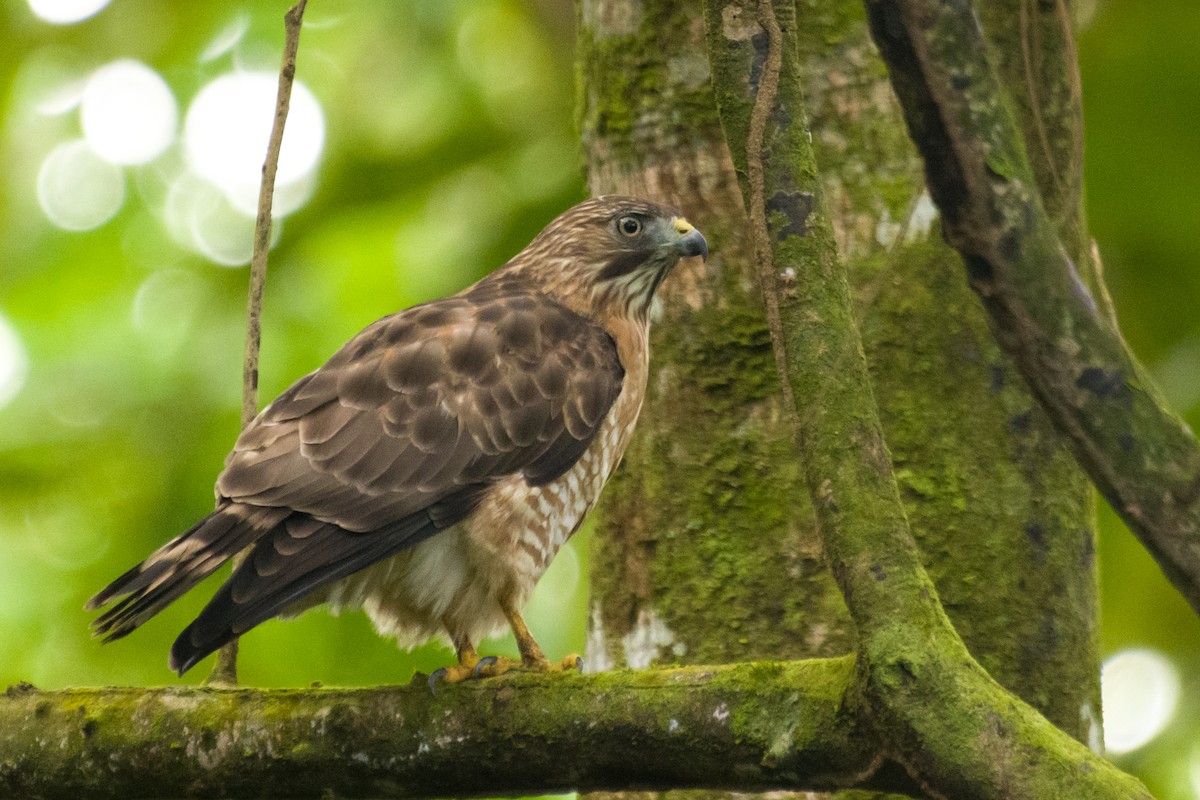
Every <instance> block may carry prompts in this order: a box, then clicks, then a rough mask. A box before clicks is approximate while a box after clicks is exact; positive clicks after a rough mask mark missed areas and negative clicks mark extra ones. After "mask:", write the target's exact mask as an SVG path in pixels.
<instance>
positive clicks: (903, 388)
mask: <svg viewBox="0 0 1200 800" xmlns="http://www.w3.org/2000/svg"><path fill="white" fill-rule="evenodd" d="M710 2H712V3H713V4H717V8H718V10H722V11H723V12H724V16H723V31H722V33H723V35H724V37H725V42H724V44H723V47H724V48H727V52H726V53H724V54H723V55H728V54H729V53H733V54H735V55H736V54H737V53H745V54H746V57H747V62H746V72H745V74H746V80H748V81H750V83H751V85H752V86H753V85H754V82H755V81H756V80H757V70H758V69H759V68H760V66H761V64H759V63H756V58H758V57H761V55H762V53H763V48H764V47H765V36H764V35H763V32H762V30H761V29H760V28H759V27H758V25H757V23H756V22H754V21H753V20H746V19H743V18H742V17H741V16H739V15H738V14H737V13H734V9H733V7H732V6H731V7H728V8H724V9H722V8H721V6H720V5H719V3H720V0H710ZM1061 5H1062V4H1058V5H1056V4H1045V3H1042V4H1037V3H1032V2H1029V1H1028V0H1005V2H1002V3H996V4H995V5H994V6H990V5H989V9H988V12H987V13H986V14H985V15H984V16H985V20H984V21H985V23H986V25H987V29H988V33H989V35H991V36H992V41H993V42H994V44H995V46H996V48H997V58H998V59H999V61H1000V63H1001V64H1002V66H1003V71H1004V74H1005V75H1006V76H1008V78H1009V81H1010V87H1009V88H1010V90H1021V91H1022V93H1021V94H1020V99H1019V102H1018V106H1019V108H1018V111H1019V112H1020V114H1021V115H1022V116H1023V118H1024V119H1025V121H1026V126H1027V129H1029V130H1032V131H1034V133H1035V134H1037V133H1038V131H1040V132H1041V134H1040V135H1041V136H1042V137H1043V138H1044V139H1045V140H1046V141H1047V143H1048V144H1047V147H1048V148H1049V150H1048V151H1047V152H1049V153H1053V154H1057V155H1056V156H1055V157H1053V158H1050V157H1048V158H1044V159H1042V160H1039V161H1038V162H1037V163H1038V165H1039V169H1040V170H1042V174H1041V175H1040V178H1041V179H1042V180H1043V183H1044V184H1045V185H1047V186H1053V187H1056V192H1057V194H1056V195H1055V196H1056V197H1058V198H1059V202H1057V203H1056V204H1054V205H1053V206H1052V207H1053V208H1054V210H1055V213H1056V214H1057V218H1058V219H1059V220H1060V223H1061V225H1062V228H1063V230H1064V231H1070V232H1073V233H1074V234H1075V235H1074V236H1073V237H1071V238H1067V237H1064V238H1066V239H1067V241H1070V242H1075V243H1077V244H1078V246H1079V247H1080V248H1083V247H1084V242H1083V237H1082V235H1081V234H1079V231H1080V230H1082V223H1081V221H1080V220H1081V216H1080V211H1079V207H1080V194H1081V193H1080V192H1079V187H1078V181H1079V174H1080V173H1079V170H1078V164H1079V152H1078V147H1079V141H1080V136H1079V128H1078V126H1079V124H1080V123H1079V117H1078V115H1077V113H1076V112H1077V100H1078V94H1077V92H1076V91H1075V86H1076V83H1075V81H1074V79H1073V75H1074V73H1073V70H1074V63H1073V49H1072V48H1071V46H1070V42H1071V39H1070V28H1069V24H1067V23H1068V22H1069V20H1068V19H1067V18H1066V17H1065V16H1064V15H1063V14H1061V13H1060V12H1059V7H1060V6H1061ZM579 22H580V29H579V52H578V59H579V69H580V80H579V87H580V89H579V91H580V95H579V107H580V127H581V131H582V135H583V141H584V145H585V149H586V163H587V175H588V185H589V188H590V190H591V192H592V193H593V194H612V193H626V194H636V195H646V196H650V197H653V198H656V199H660V200H664V201H667V202H670V203H673V204H675V205H677V206H679V207H680V208H681V209H682V210H683V211H684V213H686V214H687V216H688V217H689V219H691V220H692V222H694V223H695V224H697V225H698V226H699V227H700V228H701V229H702V230H703V231H704V232H705V234H706V236H708V238H709V242H710V245H711V251H712V256H711V257H710V258H709V260H708V262H707V264H704V265H701V264H688V265H686V267H685V268H682V269H681V270H680V271H678V272H677V273H676V274H675V275H674V276H673V277H671V278H670V279H669V280H668V282H667V283H666V284H665V285H664V287H663V291H662V293H661V294H662V301H663V308H662V314H661V317H660V318H659V319H658V320H657V322H656V325H655V329H654V334H653V356H652V359H653V366H652V369H653V373H652V378H651V381H650V387H649V391H648V395H647V399H646V405H645V408H644V410H643V412H642V417H641V421H640V422H639V428H638V433H637V435H636V436H635V439H634V442H633V444H632V445H631V447H630V449H629V451H628V453H627V454H626V456H625V461H624V464H623V466H622V468H621V470H620V471H619V473H618V475H617V477H616V478H615V479H614V480H613V482H612V484H611V485H610V487H609V489H608V490H607V491H606V494H605V497H604V500H603V503H602V508H601V516H600V522H599V525H598V527H597V532H596V536H595V538H594V542H595V545H594V551H593V559H592V613H591V627H590V634H589V643H588V652H587V663H588V665H589V668H593V669H596V668H604V667H607V666H610V665H619V664H628V665H630V666H635V667H642V666H646V665H649V664H668V663H672V662H681V663H705V662H710V663H711V662H720V661H733V660H744V659H761V658H799V657H806V656H814V655H831V654H837V653H842V652H846V651H847V650H848V649H849V647H850V642H851V639H852V636H851V634H852V631H851V630H850V622H849V620H848V617H847V615H846V613H845V611H844V609H843V608H842V603H841V598H840V596H839V595H838V593H837V590H836V588H835V587H834V585H833V583H832V581H831V580H830V579H829V577H828V576H827V574H826V571H825V569H824V566H823V562H822V555H821V551H820V546H819V543H818V539H817V536H816V533H815V528H814V522H813V518H812V511H811V509H810V507H809V503H808V499H807V493H806V491H805V490H804V489H803V486H802V483H801V479H800V469H799V466H798V465H797V463H796V458H795V455H794V449H793V438H792V432H791V426H790V421H789V419H788V418H787V416H786V413H785V408H787V406H786V405H785V403H784V401H783V398H782V397H781V390H780V383H779V380H778V378H777V376H776V371H775V364H774V356H773V354H772V349H771V341H770V335H769V331H768V330H767V326H766V322H765V318H764V314H763V310H762V301H761V294H760V292H759V290H758V287H757V285H756V282H755V274H756V270H755V267H754V263H753V259H752V252H753V251H752V246H751V243H750V241H749V238H748V236H747V233H746V230H747V222H746V215H745V210H744V208H743V204H742V199H741V195H740V194H739V191H738V188H737V182H736V175H735V172H734V167H733V161H732V160H731V158H730V154H729V152H728V151H727V148H726V145H725V139H724V136H723V133H722V131H721V127H720V122H719V120H718V116H717V110H716V105H715V102H714V96H713V87H712V85H711V71H710V68H709V56H708V50H707V48H706V44H705V39H704V23H703V19H702V9H701V7H700V4H698V3H692V2H683V1H682V0H581V2H580V16H579ZM1055 32H1056V33H1055ZM785 33H786V34H787V35H795V36H796V37H797V45H798V52H799V54H800V58H801V63H802V69H803V71H804V74H805V83H806V93H807V98H808V115H809V122H810V126H811V129H812V137H813V143H814V146H815V149H816V155H817V160H818V165H819V169H820V171H821V184H822V186H823V190H824V192H825V195H826V196H825V200H826V203H827V207H828V208H829V210H830V213H831V215H832V219H833V223H834V227H835V233H836V238H837V243H838V245H839V248H840V251H841V254H842V257H843V258H844V259H845V260H846V263H847V264H848V266H849V268H850V270H851V274H852V275H853V277H854V280H855V286H854V292H855V301H856V313H857V316H858V319H859V324H860V326H861V330H862V333H863V338H864V342H865V345H866V348H867V352H868V358H869V360H870V366H871V372H872V379H873V381H874V383H875V391H876V397H877V399H878V402H879V406H880V410H881V413H882V414H883V422H884V426H885V429H886V435H887V440H888V444H889V446H890V449H891V454H892V459H893V462H894V464H895V467H896V473H897V477H898V479H899V480H900V482H901V489H902V492H903V495H904V501H905V506H906V510H907V513H908V515H909V517H910V520H911V521H912V526H913V529H914V532H915V533H916V535H917V536H918V538H919V540H920V544H921V546H922V548H923V551H924V553H925V557H926V562H927V565H928V567H929V569H930V572H931V574H932V576H933V577H934V578H935V580H936V582H937V588H938V591H939V592H940V594H941V598H942V601H943V603H944V604H945V607H946V610H947V611H948V612H949V614H950V616H951V618H952V620H953V622H954V624H955V625H956V626H957V627H958V629H959V631H960V633H961V634H962V637H963V639H964V640H965V642H966V644H967V645H968V646H969V648H970V650H971V652H972V653H973V654H974V656H975V657H976V658H977V659H978V660H979V661H980V662H981V663H982V664H983V666H985V667H986V668H987V670H988V671H989V672H990V673H991V674H992V675H993V676H994V677H995V678H996V679H997V680H999V681H1000V682H1001V683H1002V684H1004V685H1005V686H1006V687H1008V688H1009V689H1011V690H1013V691H1014V692H1016V693H1017V694H1019V695H1020V696H1022V697H1023V698H1025V699H1027V700H1028V701H1029V702H1031V703H1032V704H1033V705H1034V706H1035V707H1037V708H1038V709H1039V710H1041V711H1042V712H1043V713H1044V714H1045V715H1046V716H1047V717H1048V718H1049V719H1050V720H1051V721H1052V722H1054V723H1055V724H1056V725H1058V726H1059V727H1061V728H1063V729H1064V730H1066V731H1067V732H1069V733H1071V734H1072V735H1074V736H1075V737H1077V738H1079V739H1082V740H1084V741H1089V742H1091V743H1093V744H1095V743H1097V742H1098V733H1099V718H1100V716H1099V685H1098V648H1097V637H1096V572H1095V565H1094V560H1093V552H1094V546H1093V535H1094V533H1093V512H1092V497H1091V491H1090V489H1089V488H1088V485H1087V483H1086V481H1085V480H1084V478H1083V476H1082V475H1081V473H1080V472H1079V471H1078V469H1077V468H1076V467H1075V466H1074V463H1073V461H1072V459H1071V458H1070V456H1069V455H1068V454H1067V453H1066V452H1065V450H1063V448H1062V447H1061V446H1060V443H1059V441H1058V439H1057V436H1056V434H1055V433H1054V431H1053V430H1052V429H1051V427H1050V424H1049V423H1048V421H1047V420H1046V419H1045V417H1044V415H1043V414H1042V412H1041V411H1040V410H1039V409H1038V407H1037V405H1036V403H1035V402H1034V400H1033V399H1032V398H1031V397H1030V395H1029V393H1028V391H1027V390H1026V388H1025V386H1024V384H1023V382H1022V380H1021V378H1020V377H1019V376H1018V375H1017V373H1016V372H1015V371H1014V370H1013V369H1012V367H1011V366H1010V365H1009V364H1008V363H1007V362H1006V361H1005V359H1004V357H1003V355H1002V354H1001V353H1000V351H999V350H998V348H997V347H996V345H995V343H994V342H993V339H992V336H991V334H990V333H989V330H988V326H987V322H986V320H985V317H984V314H983V312H982V310H981V308H980V306H979V303H978V301H977V299H976V298H975V296H974V295H973V294H972V293H971V291H970V290H969V288H968V287H967V284H966V282H965V280H964V278H963V270H962V265H961V262H960V260H959V258H958V256H957V255H956V254H955V253H954V252H953V251H951V250H950V249H949V248H947V247H946V246H945V245H944V244H943V243H942V242H941V238H940V235H939V228H938V220H937V215H936V212H935V211H934V208H933V205H932V203H931V202H930V200H929V197H928V194H927V193H926V192H925V191H924V188H923V179H922V169H921V165H920V162H919V160H918V158H917V155H916V152H915V150H914V149H913V147H912V145H911V143H910V141H909V139H908V135H907V133H906V131H905V128H904V124H903V122H902V121H901V117H900V113H899V110H898V108H897V107H896V103H895V100H894V97H893V94H892V90H891V87H890V86H889V84H888V82H887V78H886V74H885V71H884V68H883V66H882V64H881V62H880V60H879V58H878V56H877V54H876V53H875V51H874V48H873V47H872V45H871V44H870V40H869V38H868V34H867V30H866V25H865V22H864V19H863V9H862V5H861V3H860V2H858V1H857V0H802V1H801V2H798V3H797V24H796V26H795V30H794V31H793V30H788V31H785ZM719 46H721V45H719ZM1031 74H1032V75H1035V76H1036V79H1037V80H1036V82H1030V81H1029V80H1028V77H1029V75H1031ZM1033 115H1040V116H1037V117H1035V116H1033ZM1062 148H1066V149H1065V150H1063V149H1062ZM1063 154H1065V155H1066V156H1068V157H1066V158H1063V157H1062V156H1063ZM1060 169H1061V170H1062V173H1061V174H1060V173H1059V172H1057V171H1056V170H1060ZM774 200H775V201H778V202H783V203H811V202H812V198H811V197H808V196H805V195H803V194H799V193H797V194H795V195H791V196H787V197H778V196H777V197H776V198H774ZM1075 255H1077V256H1082V255H1083V253H1076V254H1075ZM1076 260H1077V262H1079V263H1083V262H1084V261H1085V259H1084V258H1082V257H1080V258H1077V259H1076ZM798 587H799V588H798Z"/></svg>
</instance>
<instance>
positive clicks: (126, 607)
mask: <svg viewBox="0 0 1200 800" xmlns="http://www.w3.org/2000/svg"><path fill="white" fill-rule="evenodd" d="M707 255H708V246H707V243H706V242H705V240H704V236H703V235H701V233H700V231H698V230H696V229H695V228H694V227H692V225H690V224H689V223H688V222H687V221H686V220H685V219H684V218H683V217H682V216H681V215H680V214H679V212H678V211H676V210H675V209H672V208H668V207H665V206H661V205H657V204H654V203H650V202H646V201H643V200H638V199H634V198H629V197H601V198H598V199H593V200H589V201H587V202H584V203H581V204H579V205H577V206H575V207H574V208H571V209H570V210H568V211H566V212H565V213H563V214H562V215H560V216H559V217H558V218H556V219H555V220H554V221H553V222H551V223H550V224H549V225H548V226H546V228H545V230H543V231H542V232H541V233H540V234H538V235H537V237H536V238H534V240H533V241H532V242H531V243H530V244H529V246H528V247H526V248H525V249H524V250H522V251H521V252H520V253H518V254H517V255H516V256H515V257H514V258H513V259H512V260H510V261H509V262H508V263H506V264H505V265H504V266H502V267H501V268H500V269H498V270H496V271H495V272H493V273H492V274H491V275H489V276H487V277H485V278H483V279H482V280H480V281H479V282H478V283H475V284H474V285H472V286H469V287H467V288H466V289H464V290H463V291H461V292H459V293H458V294H456V295H454V296H452V297H447V298H444V299H442V300H435V301H432V302H429V303H424V304H422V305H418V306H414V307H412V308H409V309H407V310H405V311H400V312H398V313H396V314H392V315H390V316H387V317H384V318H383V319H381V320H379V321H378V322H375V323H374V324H372V325H370V326H369V327H367V328H366V329H365V330H363V331H362V332H361V333H359V334H358V335H357V336H355V337H354V338H353V339H351V340H350V341H349V342H347V343H346V344H345V345H344V346H343V347H342V348H341V349H340V350H338V351H337V352H336V353H335V354H334V355H333V357H332V358H330V359H329V361H328V362H326V363H325V364H324V365H323V366H321V367H320V368H319V369H317V370H316V371H315V372H312V373H310V374H309V375H306V376H305V377H303V378H301V379H300V380H298V381H296V383H294V384H293V385H292V386H291V387H290V388H289V389H288V390H287V391H285V392H284V393H283V394H282V395H280V396H279V398H278V399H276V400H275V401H274V402H273V403H271V404H270V405H268V406H267V407H266V408H264V409H263V411H262V413H261V414H259V415H258V417H257V418H256V419H255V420H254V421H253V422H252V423H251V424H250V425H249V426H247V427H246V429H245V430H244V431H243V432H242V434H241V435H240V436H239V437H238V440H237V443H236V444H235V445H234V448H233V452H232V453H230V454H229V456H228V457H227V458H226V461H225V468H224V470H223V471H222V472H221V474H220V475H219V476H218V478H217V485H216V493H217V507H216V510H215V511H213V513H211V514H209V515H208V516H207V517H205V518H204V519H202V520H200V521H199V522H197V523H196V524H195V525H193V526H192V527H191V528H190V529H188V530H187V531H185V532H184V533H182V534H180V535H179V536H177V537H176V538H174V539H172V540H171V541H169V542H167V543H166V544H164V545H163V546H162V547H160V548H159V549H158V550H156V551H155V552H153V553H152V554H151V555H150V556H149V557H148V558H146V560H144V561H142V562H141V563H140V564H138V565H137V566H135V567H133V568H132V569H130V570H129V571H128V572H126V573H125V574H124V575H122V576H120V577H119V578H117V579H116V580H115V581H113V582H112V583H111V584H109V585H108V586H107V587H105V588H104V589H103V590H101V591H100V592H99V593H98V594H97V595H96V596H95V597H93V598H92V599H91V600H90V601H89V602H88V605H87V607H88V609H90V610H94V609H98V608H100V607H102V606H105V605H107V604H108V603H110V602H112V601H114V600H115V601H117V602H116V603H115V604H114V605H112V606H111V607H110V608H108V609H107V610H106V611H105V612H104V613H103V614H101V615H100V616H99V617H98V618H96V619H95V620H94V621H93V623H92V625H93V628H94V629H95V634H96V635H98V636H104V637H105V641H110V640H113V639H119V638H121V637H123V636H125V635H127V634H129V633H130V632H131V631H133V630H134V629H135V628H137V627H138V626H139V625H141V624H142V623H143V622H145V621H146V620H147V619H149V618H150V617H152V616H154V615H155V614H157V613H158V612H159V611H161V610H162V609H163V608H165V607H166V606H167V605H168V604H170V603H171V602H172V601H174V600H175V599H176V598H178V597H179V596H180V595H182V594H183V593H184V592H186V591H188V590H189V589H191V588H192V587H193V586H195V585H196V584H197V583H199V582H200V581H201V580H202V579H203V578H205V577H206V576H208V575H209V574H211V573H212V572H213V571H214V570H216V569H217V568H218V567H219V566H220V565H221V564H222V563H224V562H225V561H227V560H229V559H230V558H232V557H233V556H234V555H235V554H237V553H239V552H241V551H243V550H246V549H247V548H249V552H248V554H247V556H246V558H245V560H244V561H243V562H242V563H241V565H240V566H238V567H237V568H236V569H235V570H234V572H233V574H232V576H231V577H230V578H229V579H228V580H226V581H225V583H224V584H223V585H222V586H221V587H220V588H219V589H218V590H217V592H216V594H215V595H214V596H213V598H212V599H211V600H210V601H209V603H208V605H207V606H205V608H204V609H203V611H201V612H200V615H199V616H198V617H197V618H196V619H195V620H194V621H193V622H192V623H191V624H190V625H188V626H187V628H186V629H184V631H183V632H182V633H181V634H180V635H179V638H178V639H176V641H175V643H174V645H173V646H172V647H171V654H170V659H169V664H170V667H171V668H172V669H173V670H175V671H176V672H178V673H179V674H180V675H182V674H183V673H184V672H186V671H187V670H188V669H190V668H191V667H192V666H194V665H195V664H196V662H198V661H199V660H200V659H202V658H204V657H205V656H206V655H208V654H209V653H212V652H213V651H215V650H217V649H218V648H219V647H221V646H222V645H223V644H225V643H226V642H228V641H230V640H232V639H234V638H235V637H237V636H240V635H241V634H243V633H245V632H246V631H248V630H250V629H251V628H253V627H254V626H255V625H258V624H259V623H260V622H263V621H265V620H267V619H270V618H271V617H274V616H292V615H295V614H297V613H299V612H300V611H303V610H305V609H307V608H310V607H312V606H314V605H317V604H320V603H326V604H328V605H330V606H331V607H333V608H334V609H342V608H362V609H363V610H365V611H366V613H367V614H368V616H369V617H370V618H371V620H372V621H373V623H374V625H375V627H376V629H377V630H379V632H380V633H382V634H385V635H391V636H395V637H396V638H397V639H398V640H399V641H400V642H401V643H406V644H409V645H412V644H415V643H418V642H421V641H425V640H427V639H430V638H433V637H435V636H441V635H448V636H449V639H450V641H451V643H452V644H453V646H454V647H455V649H456V650H457V655H458V663H457V665H455V666H452V667H450V668H448V669H447V670H445V671H444V672H443V677H444V679H445V680H449V681H455V680H462V679H464V678H468V677H472V676H478V675H479V674H481V670H482V674H497V673H498V672H500V671H503V670H505V669H508V668H511V667H514V666H516V665H517V664H516V662H515V661H510V660H508V659H504V660H500V661H497V659H495V658H490V659H480V658H479V656H478V655H477V653H476V651H475V645H476V644H477V643H478V642H479V641H480V640H481V639H482V638H483V637H484V636H487V635H490V634H492V633H494V632H497V631H499V630H502V629H503V627H504V626H505V625H506V624H507V625H508V626H510V627H511V628H512V631H513V633H514V635H515V636H516V640H517V646H518V647H519V649H520V652H521V662H520V663H521V664H522V665H523V666H524V667H525V668H528V669H533V670H545V669H552V668H566V667H568V666H573V665H574V664H573V663H571V664H568V663H566V660H564V662H563V663H561V664H555V665H551V664H550V663H549V662H547V660H546V657H545V656H544V655H543V654H542V651H541V649H540V648H539V646H538V644H537V642H536V641H535V640H534V638H533V636H532V635H531V634H530V632H529V629H528V628H527V627H526V625H525V622H524V620H523V619H522V618H521V612H520V609H521V608H522V606H523V605H524V603H525V601H526V600H527V599H528V598H529V595H530V593H531V592H532V591H533V587H534V585H535V584H536V583H537V581H538V579H539V578H540V577H541V576H542V574H543V573H544V572H545V570H546V568H547V567H548V566H549V564H550V561H551V559H553V558H554V555H555V554H556V553H557V552H558V550H559V548H560V547H562V545H563V544H564V543H565V542H566V541H567V539H569V538H570V537H571V535H572V534H574V533H575V531H576V530H578V529H579V526H580V524H581V523H582V522H583V518H584V515H585V514H587V512H588V510H589V509H591V507H592V506H593V505H594V504H595V502H596V499H597V497H598V496H599V494H600V491H601V489H602V488H603V487H604V484H605V481H607V479H608V477H609V475H610V474H611V473H612V471H613V468H614V467H615V466H616V465H617V462H618V461H620V459H621V455H622V454H623V453H624V451H625V447H626V445H627V444H628V443H629V439H630V435H631V433H632V432H633V427H634V423H635V422H636V421H637V417H638V413H639V412H640V410H641V406H642V398H643V396H644V393H645V388H646V378H647V370H648V365H649V350H648V345H647V335H648V333H649V327H650V320H649V314H650V305H651V302H652V300H653V298H654V293H655V290H656V289H657V288H658V286H659V284H660V283H661V282H662V280H663V278H665V277H666V275H667V273H668V272H670V271H671V269H672V268H673V267H674V266H675V264H676V263H678V261H679V260H680V259H681V258H684V257H689V256H701V257H707ZM571 661H572V662H573V661H574V659H572V660H571ZM439 672H442V671H439Z"/></svg>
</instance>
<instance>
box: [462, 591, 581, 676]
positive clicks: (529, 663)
mask: <svg viewBox="0 0 1200 800" xmlns="http://www.w3.org/2000/svg"><path fill="white" fill-rule="evenodd" d="M500 608H501V610H503V611H504V616H506V617H508V624H509V626H511V627H512V632H513V636H514V637H516V640H517V649H518V650H520V651H521V660H520V661H519V662H518V661H516V660H515V659H512V658H505V657H503V656H488V657H487V658H482V659H480V660H479V663H478V664H477V665H476V667H475V674H477V675H480V676H482V677H492V676H494V675H502V674H503V673H505V672H508V671H509V670H512V669H527V670H530V671H532V672H559V671H562V670H568V669H579V668H580V666H582V664H583V659H581V658H580V657H579V656H577V655H574V654H572V655H569V656H567V657H566V658H564V659H563V660H562V661H558V662H555V663H553V664H551V663H550V662H549V661H547V660H546V656H545V655H544V654H543V653H542V648H541V647H539V646H538V643H537V641H535V640H534V638H533V634H532V633H530V632H529V627H528V626H527V625H526V624H525V619H524V617H522V616H521V612H520V611H519V610H518V609H517V605H516V603H514V602H513V601H512V599H511V598H505V599H504V600H503V601H501V603H500Z"/></svg>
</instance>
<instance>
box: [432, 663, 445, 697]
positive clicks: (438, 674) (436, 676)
mask: <svg viewBox="0 0 1200 800" xmlns="http://www.w3.org/2000/svg"><path fill="white" fill-rule="evenodd" d="M444 677H446V668H445V667H442V668H441V669H435V670H434V671H433V672H431V673H429V691H430V693H431V694H433V695H434V696H435V697H436V696H437V685H438V681H440V680H441V679H442V678H444Z"/></svg>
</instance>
